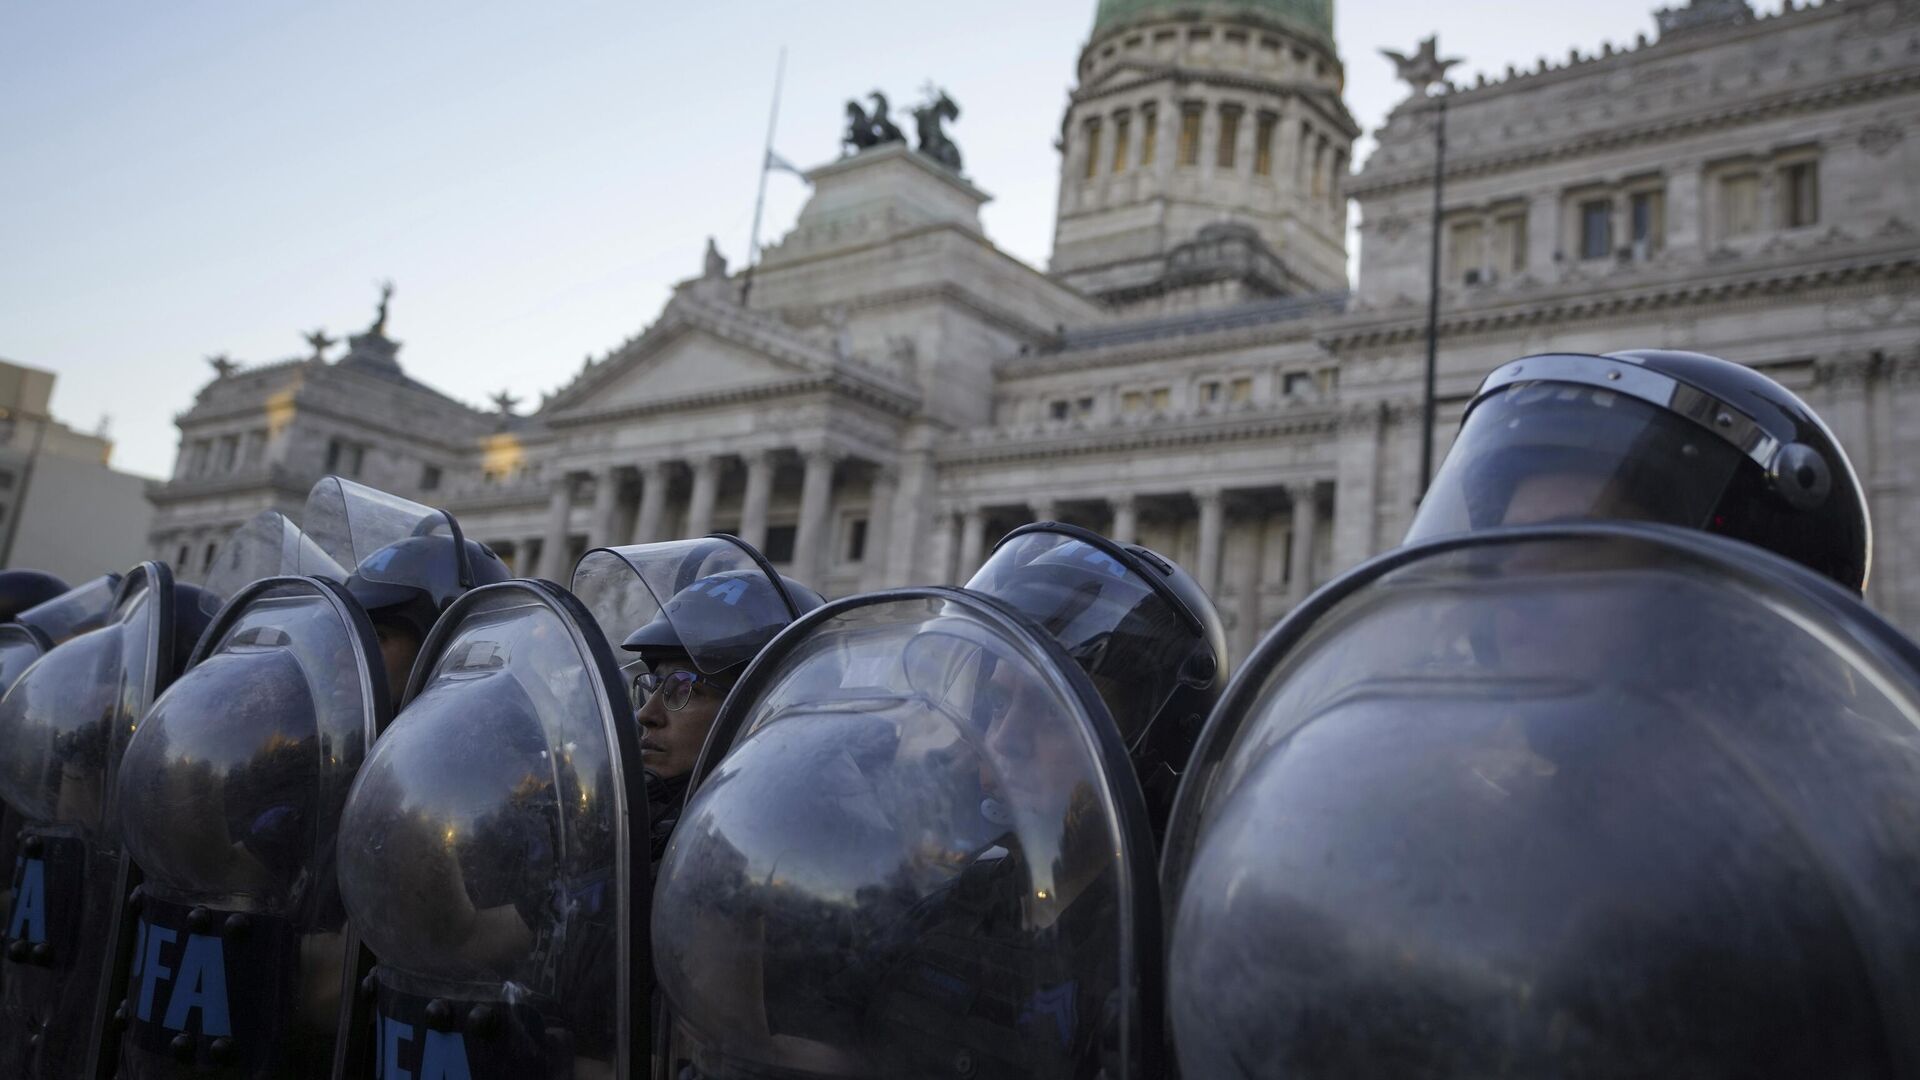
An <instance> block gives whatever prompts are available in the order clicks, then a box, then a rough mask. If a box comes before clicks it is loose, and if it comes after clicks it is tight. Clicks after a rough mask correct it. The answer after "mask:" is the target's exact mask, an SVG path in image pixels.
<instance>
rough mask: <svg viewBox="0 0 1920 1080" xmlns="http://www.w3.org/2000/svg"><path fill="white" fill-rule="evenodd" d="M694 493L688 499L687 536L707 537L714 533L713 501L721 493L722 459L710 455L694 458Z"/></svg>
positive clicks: (715, 455)
mask: <svg viewBox="0 0 1920 1080" xmlns="http://www.w3.org/2000/svg"><path fill="white" fill-rule="evenodd" d="M691 464H692V466H693V493H692V494H691V495H689V496H688V497H687V535H688V536H705V535H707V534H708V533H710V532H712V531H713V500H714V496H716V495H717V494H719V491H720V457H719V455H717V454H708V455H706V456H704V457H697V458H694V459H693V461H692V463H691Z"/></svg>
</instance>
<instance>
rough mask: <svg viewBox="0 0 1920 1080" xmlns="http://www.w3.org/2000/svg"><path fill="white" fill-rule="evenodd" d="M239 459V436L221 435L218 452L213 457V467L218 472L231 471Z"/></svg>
mask: <svg viewBox="0 0 1920 1080" xmlns="http://www.w3.org/2000/svg"><path fill="white" fill-rule="evenodd" d="M239 460H240V436H238V435H223V436H221V438H220V449H219V453H218V455H217V456H216V458H215V461H216V464H215V466H214V467H215V468H216V469H217V470H218V471H220V472H232V471H233V467H234V465H235V464H236V463H237V462H238V461H239Z"/></svg>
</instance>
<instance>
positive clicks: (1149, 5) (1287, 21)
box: [1093, 0, 1333, 47]
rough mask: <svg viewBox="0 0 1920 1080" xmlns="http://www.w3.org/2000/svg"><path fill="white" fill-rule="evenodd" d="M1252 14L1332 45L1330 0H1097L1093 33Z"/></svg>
mask: <svg viewBox="0 0 1920 1080" xmlns="http://www.w3.org/2000/svg"><path fill="white" fill-rule="evenodd" d="M1175 14H1180V15H1185V14H1195V15H1224V16H1228V17H1231V16H1235V15H1242V16H1252V17H1254V18H1260V19H1267V20H1270V21H1273V22H1276V23H1280V24H1281V25H1283V26H1285V27H1287V28H1289V29H1291V30H1294V31H1296V32H1299V33H1302V34H1306V35H1308V36H1311V37H1316V38H1319V39H1320V40H1321V41H1322V42H1325V43H1326V45H1327V46H1328V47H1332V45H1333V0H1100V10H1099V12H1098V13H1097V14H1095V15H1094V17H1093V36H1094V37H1096V38H1097V37H1099V36H1100V35H1101V34H1104V33H1106V32H1107V31H1109V30H1112V29H1114V28H1115V27H1118V26H1123V25H1125V24H1127V23H1133V22H1140V21H1142V20H1145V19H1150V18H1155V17H1158V16H1164V15H1175Z"/></svg>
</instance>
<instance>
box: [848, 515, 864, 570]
mask: <svg viewBox="0 0 1920 1080" xmlns="http://www.w3.org/2000/svg"><path fill="white" fill-rule="evenodd" d="M866 557H867V519H866V518H854V519H853V520H852V521H849V522H847V558H846V561H847V562H859V561H860V560H862V559H864V558H866Z"/></svg>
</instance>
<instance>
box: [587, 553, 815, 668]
mask: <svg viewBox="0 0 1920 1080" xmlns="http://www.w3.org/2000/svg"><path fill="white" fill-rule="evenodd" d="M743 578H753V579H757V580H758V581H759V582H763V583H765V585H766V586H767V590H766V591H765V592H764V593H762V592H761V591H760V590H754V591H755V592H756V593H761V595H771V596H773V597H777V598H778V602H777V603H771V604H753V603H738V604H732V605H727V606H725V616H726V617H721V618H691V619H689V618H686V617H684V616H682V617H680V618H678V619H676V615H677V614H679V613H680V608H681V607H682V606H683V605H681V604H676V603H675V599H676V598H677V597H681V596H683V595H684V594H686V593H687V591H688V590H689V589H692V588H693V587H694V586H695V585H698V584H700V583H702V582H709V583H712V585H713V587H714V588H715V589H718V590H722V591H724V592H725V593H726V594H728V595H744V594H745V593H746V592H747V590H746V589H745V588H744V587H743V584H744V583H743V581H742V579H743ZM573 594H574V595H575V596H578V597H579V598H580V601H581V602H582V603H584V604H585V605H586V606H587V610H588V611H590V612H592V613H593V617H594V620H595V621H596V622H597V623H599V625H600V629H601V631H602V632H603V633H604V634H605V635H606V638H607V641H608V642H609V643H611V644H612V645H613V646H614V648H615V649H616V650H618V649H619V647H620V643H621V642H622V641H624V640H626V638H627V636H628V635H629V634H632V633H633V632H634V631H635V630H638V629H640V628H642V627H645V626H648V625H649V624H651V623H653V622H655V620H664V621H665V622H666V623H667V624H668V625H669V626H670V627H671V630H672V633H673V636H674V637H675V638H677V639H678V641H679V644H680V646H681V648H682V649H683V650H684V651H685V652H686V653H687V655H688V656H689V657H691V658H692V660H693V665H694V667H696V668H698V669H699V670H701V671H704V672H707V673H709V674H712V673H714V672H718V671H722V670H725V669H727V668H729V667H732V666H734V665H736V664H740V663H744V662H745V661H747V660H750V659H752V658H753V657H754V655H756V654H757V653H758V652H759V651H760V648H761V646H763V645H764V644H765V643H766V642H767V641H769V640H771V639H772V638H773V636H774V635H775V634H777V633H779V632H780V630H781V629H782V628H783V627H785V626H786V625H787V624H788V623H790V622H792V621H793V620H794V619H795V618H797V617H798V615H799V612H798V610H797V609H796V608H795V607H794V602H793V600H792V599H791V598H790V597H788V596H787V592H786V585H785V583H784V582H782V581H781V580H780V577H779V575H778V574H775V573H774V572H773V571H772V569H771V568H770V567H769V566H768V565H767V563H766V562H765V560H764V559H762V558H761V557H760V556H759V555H758V553H756V552H755V551H754V550H753V549H752V548H750V547H748V546H747V545H746V544H745V543H743V542H741V541H739V540H736V539H734V538H733V537H730V536H708V537H703V538H701V539H698V540H676V541H672V542H669V543H664V544H642V545H637V546H633V547H622V548H598V549H595V550H593V551H589V552H587V553H586V555H584V556H582V557H581V559H580V563H579V565H578V566H576V567H575V568H574V571H573ZM703 607H706V606H703ZM619 658H620V660H621V661H622V663H623V669H624V670H626V672H627V674H629V675H632V674H636V673H638V672H639V671H640V670H642V669H644V667H645V665H644V664H642V663H641V661H640V659H639V658H638V657H637V656H636V655H633V654H630V653H629V654H624V655H621V656H620V657H619Z"/></svg>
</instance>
